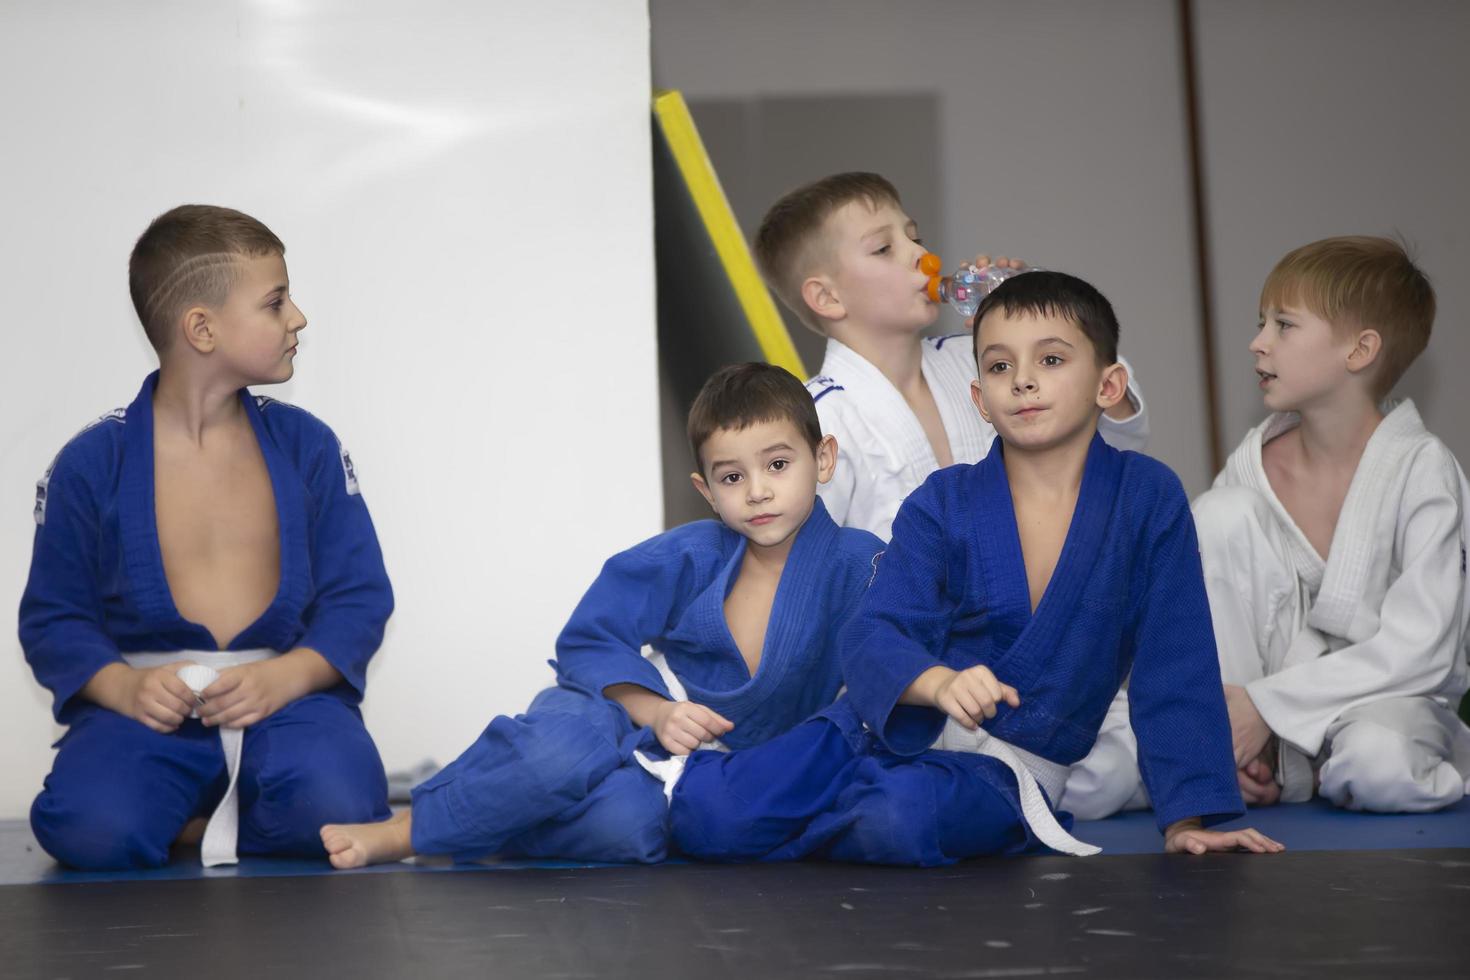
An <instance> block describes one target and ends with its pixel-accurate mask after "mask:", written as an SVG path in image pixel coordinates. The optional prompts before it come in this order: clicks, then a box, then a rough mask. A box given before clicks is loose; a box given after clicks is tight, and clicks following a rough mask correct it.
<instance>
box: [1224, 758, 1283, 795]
mask: <svg viewBox="0 0 1470 980" xmlns="http://www.w3.org/2000/svg"><path fill="white" fill-rule="evenodd" d="M1235 777H1236V780H1237V782H1239V783H1240V796H1241V798H1242V799H1243V800H1245V802H1246V805H1247V806H1271V805H1272V804H1273V803H1276V802H1278V801H1279V800H1280V799H1281V787H1280V786H1278V785H1276V775H1275V773H1273V772H1272V771H1271V763H1269V762H1267V761H1266V755H1265V754H1264V753H1263V754H1262V755H1259V756H1257V757H1256V758H1254V759H1252V760H1251V761H1250V762H1247V763H1246V764H1245V767H1244V768H1241V769H1237V770H1236V771H1235Z"/></svg>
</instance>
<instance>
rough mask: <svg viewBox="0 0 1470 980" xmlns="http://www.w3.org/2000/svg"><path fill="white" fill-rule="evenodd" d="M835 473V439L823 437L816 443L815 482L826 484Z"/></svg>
mask: <svg viewBox="0 0 1470 980" xmlns="http://www.w3.org/2000/svg"><path fill="white" fill-rule="evenodd" d="M835 472H837V437H836V436H823V437H822V441H821V442H819V443H817V482H818V483H826V482H827V481H828V480H830V479H832V474H833V473H835Z"/></svg>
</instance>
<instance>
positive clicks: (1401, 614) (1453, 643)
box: [1246, 460, 1466, 756]
mask: <svg viewBox="0 0 1470 980" xmlns="http://www.w3.org/2000/svg"><path fill="white" fill-rule="evenodd" d="M1428 462H1429V461H1424V462H1423V463H1418V462H1416V465H1426V464H1427V463H1428ZM1435 462H1440V463H1442V462H1443V461H1441V460H1435ZM1448 477H1449V479H1448V481H1445V480H1443V479H1441V480H1439V481H1436V484H1435V485H1436V489H1434V490H1432V491H1429V492H1423V493H1420V494H1418V495H1416V496H1415V498H1411V499H1409V500H1408V501H1406V503H1405V507H1406V508H1407V509H1408V513H1407V515H1406V516H1405V517H1404V518H1403V519H1402V520H1401V522H1400V524H1399V528H1398V535H1399V541H1398V542H1396V545H1397V548H1396V550H1398V552H1399V553H1400V554H1402V555H1403V556H1404V567H1403V571H1402V572H1401V573H1400V574H1399V577H1398V579H1397V580H1395V581H1394V582H1393V584H1392V585H1390V586H1389V588H1388V591H1387V592H1386V593H1385V595H1384V598H1383V605H1382V607H1381V608H1380V609H1379V611H1378V631H1377V632H1376V633H1374V634H1373V635H1372V636H1370V637H1368V638H1366V639H1364V640H1363V641H1362V642H1360V643H1354V644H1352V645H1350V646H1347V647H1344V648H1343V649H1341V650H1337V651H1334V652H1332V653H1327V654H1324V655H1323V656H1320V657H1316V658H1314V659H1312V660H1308V661H1306V662H1304V663H1300V664H1297V665H1295V666H1292V667H1288V668H1287V669H1285V670H1283V671H1281V672H1279V673H1276V674H1272V675H1270V676H1268V677H1263V678H1260V679H1259V680H1255V681H1252V682H1251V683H1250V684H1248V685H1246V692H1247V694H1248V695H1249V697H1250V700H1251V702H1252V703H1253V704H1254V706H1255V709H1256V710H1257V711H1258V712H1260V714H1261V717H1262V718H1263V719H1264V720H1265V722H1266V724H1267V725H1268V726H1269V727H1270V728H1271V730H1272V731H1273V732H1275V733H1276V734H1277V735H1279V736H1280V737H1281V738H1283V739H1285V740H1286V741H1287V742H1290V743H1291V744H1292V745H1293V746H1295V747H1296V748H1298V749H1300V750H1301V751H1302V752H1304V753H1305V754H1307V755H1308V756H1313V755H1316V754H1317V753H1318V752H1319V751H1320V750H1321V748H1322V741H1323V739H1324V738H1325V737H1326V734H1327V728H1328V726H1329V725H1331V723H1332V721H1333V720H1334V719H1335V718H1337V717H1338V716H1339V715H1341V714H1342V713H1343V712H1344V711H1346V710H1348V709H1350V708H1353V707H1356V706H1357V705H1360V704H1365V703H1367V702H1370V701H1377V700H1381V699H1383V698H1390V697H1411V696H1416V695H1427V694H1432V693H1435V692H1437V691H1440V690H1442V689H1443V687H1444V685H1445V684H1446V682H1447V681H1449V680H1450V678H1452V677H1453V676H1454V674H1455V672H1456V671H1457V670H1463V669H1464V668H1463V665H1462V662H1461V658H1463V657H1464V655H1465V653H1464V650H1465V633H1464V624H1465V607H1464V603H1465V590H1466V582H1465V575H1466V571H1465V557H1464V551H1463V550H1462V549H1463V543H1462V540H1461V536H1462V534H1463V531H1462V528H1463V526H1464V524H1463V521H1464V516H1463V514H1462V512H1461V509H1460V507H1461V504H1460V498H1459V495H1458V494H1457V493H1454V492H1452V491H1451V489H1450V488H1451V487H1456V486H1457V485H1458V483H1459V478H1458V474H1455V473H1450V474H1448ZM1411 480H1412V476H1411ZM1446 483H1447V484H1448V485H1446ZM1384 545H1385V546H1386V545H1387V542H1385V543H1384Z"/></svg>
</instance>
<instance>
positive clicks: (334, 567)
mask: <svg viewBox="0 0 1470 980" xmlns="http://www.w3.org/2000/svg"><path fill="white" fill-rule="evenodd" d="M343 455H344V454H343V452H342V446H341V444H340V443H339V442H338V441H337V437H336V436H335V435H334V434H333V433H332V431H331V430H330V429H328V428H326V427H325V426H323V427H322V434H321V443H320V446H319V448H318V452H317V454H316V458H315V461H314V465H313V467H312V470H311V472H310V473H309V474H308V478H309V484H310V487H311V493H312V497H313V498H314V501H315V503H316V513H315V520H314V521H313V522H312V528H311V542H310V548H311V582H312V586H313V589H314V598H313V599H312V601H311V604H310V605H309V606H308V607H307V609H306V613H305V617H304V618H305V620H306V632H305V633H304V634H303V635H302V636H301V639H300V640H298V641H297V643H296V648H295V649H294V650H291V651H288V652H287V654H286V655H285V656H284V657H281V658H279V659H278V661H271V663H277V664H278V668H277V669H282V668H284V669H288V670H289V671H290V676H291V681H292V682H293V684H294V692H295V693H296V696H297V697H300V696H302V695H304V694H308V693H311V692H312V691H319V690H324V689H326V688H328V687H335V686H336V685H337V684H339V683H341V682H343V681H345V682H346V683H347V684H348V685H349V686H350V687H351V688H352V690H353V692H354V693H355V694H356V696H357V697H358V698H361V697H362V694H363V692H364V690H365V689H366V687H367V665H368V661H369V660H370V659H372V656H373V654H374V653H376V652H377V650H378V647H379V646H380V645H381V644H382V642H383V630H384V628H385V627H386V626H387V624H388V617H389V616H390V615H392V613H393V587H392V585H391V584H390V583H389V581H388V571H387V569H386V568H384V566H383V552H382V549H381V548H380V547H379V545H378V535H377V532H376V531H374V529H373V520H372V517H371V516H369V514H368V509H367V504H366V503H365V502H364V501H363V499H362V495H361V494H360V493H359V492H358V489H357V478H356V475H355V473H354V474H353V475H351V476H349V475H348V473H347V471H346V468H345V464H344V463H343ZM288 693H290V692H288Z"/></svg>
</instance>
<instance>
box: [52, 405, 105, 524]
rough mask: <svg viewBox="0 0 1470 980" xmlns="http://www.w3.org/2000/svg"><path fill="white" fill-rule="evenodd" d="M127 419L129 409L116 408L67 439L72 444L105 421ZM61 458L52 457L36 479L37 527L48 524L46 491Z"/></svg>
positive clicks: (57, 456)
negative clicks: (48, 464)
mask: <svg viewBox="0 0 1470 980" xmlns="http://www.w3.org/2000/svg"><path fill="white" fill-rule="evenodd" d="M127 420H128V410H127V409H126V408H114V409H113V410H112V411H110V412H108V413H107V414H106V415H99V416H97V417H96V418H95V419H93V420H92V421H90V422H88V423H87V424H86V425H84V426H82V428H81V430H80V431H79V432H77V434H76V435H74V436H72V437H71V439H68V440H67V446H69V445H71V444H72V442H73V441H75V440H76V439H77V438H78V437H79V436H81V435H82V434H83V433H85V432H90V431H92V430H93V429H95V428H96V427H97V426H99V425H101V424H102V423H103V422H118V423H123V422H126V421H127ZM61 448H62V449H63V450H65V449H66V446H62V447H61ZM60 458H61V453H57V454H56V455H55V456H53V457H52V458H51V465H50V466H48V467H46V472H45V473H42V474H41V478H40V479H39V480H37V481H36V509H35V518H36V526H37V527H43V526H45V524H46V492H47V490H49V489H50V487H51V471H52V470H54V469H56V461H57V460H58V459H60Z"/></svg>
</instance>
